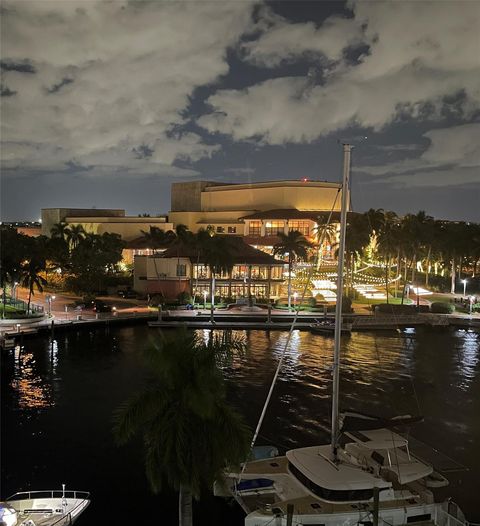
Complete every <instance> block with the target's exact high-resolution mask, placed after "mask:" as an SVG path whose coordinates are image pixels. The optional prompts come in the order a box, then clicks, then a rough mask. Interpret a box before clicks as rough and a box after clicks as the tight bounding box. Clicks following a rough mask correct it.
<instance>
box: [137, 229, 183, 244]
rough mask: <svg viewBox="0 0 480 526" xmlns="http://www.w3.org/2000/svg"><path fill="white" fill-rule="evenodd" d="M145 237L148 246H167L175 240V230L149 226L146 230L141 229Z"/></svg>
mask: <svg viewBox="0 0 480 526" xmlns="http://www.w3.org/2000/svg"><path fill="white" fill-rule="evenodd" d="M141 232H142V234H143V236H144V237H145V239H146V240H147V241H148V242H149V244H150V246H151V247H149V248H152V249H154V250H155V249H157V248H167V247H169V246H170V245H171V244H172V243H173V242H174V241H175V238H176V236H175V232H173V230H167V231H166V232H165V230H162V229H161V228H159V227H158V226H151V227H150V230H149V231H148V232H145V231H144V230H142V231H141Z"/></svg>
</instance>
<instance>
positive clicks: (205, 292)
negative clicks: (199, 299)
mask: <svg viewBox="0 0 480 526" xmlns="http://www.w3.org/2000/svg"><path fill="white" fill-rule="evenodd" d="M207 294H208V292H207V291H206V290H204V291H203V308H204V309H206V308H207Z"/></svg>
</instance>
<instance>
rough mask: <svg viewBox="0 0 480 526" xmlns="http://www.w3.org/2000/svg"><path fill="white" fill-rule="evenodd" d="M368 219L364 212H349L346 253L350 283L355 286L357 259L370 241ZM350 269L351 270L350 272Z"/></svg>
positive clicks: (351, 286)
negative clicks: (354, 276) (354, 277)
mask: <svg viewBox="0 0 480 526" xmlns="http://www.w3.org/2000/svg"><path fill="white" fill-rule="evenodd" d="M367 223H368V221H367V218H366V216H365V215H364V214H349V215H348V218H347V235H346V237H345V255H346V256H347V257H346V261H347V276H348V275H350V279H349V285H350V289H352V288H353V274H354V267H355V259H356V258H357V257H358V256H359V255H360V254H361V253H362V252H363V250H364V249H365V247H367V245H368V243H369V242H370V232H369V229H368V224H367ZM349 270H350V272H348V271H349Z"/></svg>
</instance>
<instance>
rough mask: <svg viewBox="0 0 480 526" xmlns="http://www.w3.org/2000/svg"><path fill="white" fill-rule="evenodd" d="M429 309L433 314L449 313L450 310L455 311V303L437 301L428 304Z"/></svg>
mask: <svg viewBox="0 0 480 526" xmlns="http://www.w3.org/2000/svg"><path fill="white" fill-rule="evenodd" d="M430 311H431V312H434V313H435V314H451V313H452V312H455V305H453V303H442V302H440V301H437V302H434V303H432V304H431V305H430Z"/></svg>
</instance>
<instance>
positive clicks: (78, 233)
mask: <svg viewBox="0 0 480 526" xmlns="http://www.w3.org/2000/svg"><path fill="white" fill-rule="evenodd" d="M85 235H86V232H85V230H84V228H83V226H82V225H71V226H69V227H68V229H66V230H65V240H66V241H67V243H68V245H69V246H70V248H71V249H72V250H74V249H75V248H76V247H77V246H78V244H79V243H80V241H82V240H83V239H85Z"/></svg>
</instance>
